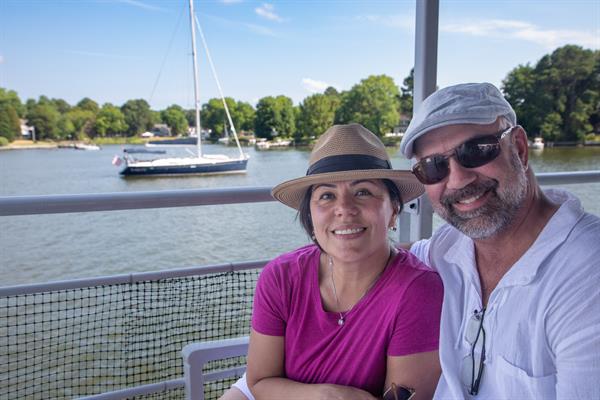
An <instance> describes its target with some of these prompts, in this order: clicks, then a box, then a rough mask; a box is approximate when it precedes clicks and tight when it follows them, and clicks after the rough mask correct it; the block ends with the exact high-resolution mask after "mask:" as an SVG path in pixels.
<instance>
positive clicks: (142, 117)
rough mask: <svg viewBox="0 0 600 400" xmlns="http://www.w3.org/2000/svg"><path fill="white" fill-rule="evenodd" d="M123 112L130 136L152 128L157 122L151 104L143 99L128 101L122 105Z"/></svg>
mask: <svg viewBox="0 0 600 400" xmlns="http://www.w3.org/2000/svg"><path fill="white" fill-rule="evenodd" d="M121 112H122V113H123V115H124V116H125V123H126V124H127V126H128V129H127V135H128V136H135V135H138V134H140V133H142V132H145V131H147V130H150V129H152V125H154V123H155V122H156V119H155V117H154V115H153V114H152V110H150V105H149V104H148V102H147V101H146V100H143V99H137V100H129V101H127V102H126V103H125V104H123V106H122V107H121Z"/></svg>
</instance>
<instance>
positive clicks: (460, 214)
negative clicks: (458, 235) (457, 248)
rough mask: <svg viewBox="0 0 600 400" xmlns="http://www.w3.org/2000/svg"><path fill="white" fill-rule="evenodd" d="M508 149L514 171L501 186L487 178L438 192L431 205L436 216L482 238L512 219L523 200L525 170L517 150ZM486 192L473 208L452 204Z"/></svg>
mask: <svg viewBox="0 0 600 400" xmlns="http://www.w3.org/2000/svg"><path fill="white" fill-rule="evenodd" d="M509 151H511V160H510V161H511V166H512V170H513V171H514V174H512V175H513V176H508V177H507V179H506V184H505V188H504V189H500V190H498V185H499V182H498V181H497V180H495V179H487V180H485V181H482V182H475V183H472V184H470V185H469V186H466V187H464V188H462V189H460V190H457V191H455V192H453V193H451V194H448V195H445V196H442V198H441V199H440V203H439V204H436V205H434V209H435V211H436V212H437V213H438V215H439V216H440V217H442V218H443V219H445V220H446V221H447V222H448V223H449V224H450V225H452V226H454V227H455V228H456V229H458V230H459V231H461V232H462V233H464V234H465V235H467V236H469V237H470V238H471V239H484V238H488V237H491V236H494V235H495V234H498V233H500V232H501V231H503V230H504V229H505V228H506V227H508V226H509V225H510V224H511V223H512V222H513V220H514V218H515V215H516V214H517V212H518V211H519V209H520V208H521V206H522V204H523V202H524V200H525V196H526V194H527V176H526V172H525V169H524V168H523V166H522V164H521V160H520V159H519V156H518V155H517V153H516V152H515V151H512V149H510V150H509ZM486 192H489V197H488V199H487V201H486V203H485V204H484V205H482V206H481V207H479V208H478V209H476V210H472V211H459V210H456V209H455V208H454V207H453V204H454V203H456V202H457V201H459V200H464V199H468V198H472V197H477V196H483V195H485V194H486Z"/></svg>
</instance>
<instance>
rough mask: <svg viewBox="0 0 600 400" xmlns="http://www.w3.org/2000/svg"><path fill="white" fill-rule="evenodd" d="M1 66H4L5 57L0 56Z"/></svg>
mask: <svg viewBox="0 0 600 400" xmlns="http://www.w3.org/2000/svg"><path fill="white" fill-rule="evenodd" d="M0 64H4V56H3V55H1V54H0Z"/></svg>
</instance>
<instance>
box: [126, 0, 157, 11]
mask: <svg viewBox="0 0 600 400" xmlns="http://www.w3.org/2000/svg"><path fill="white" fill-rule="evenodd" d="M117 1H118V2H119V3H125V4H129V5H132V6H134V7H138V8H142V9H144V10H150V11H167V10H165V9H164V8H160V7H156V6H151V5H150V4H146V3H143V2H141V1H139V0H117Z"/></svg>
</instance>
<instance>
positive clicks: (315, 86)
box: [302, 78, 332, 93]
mask: <svg viewBox="0 0 600 400" xmlns="http://www.w3.org/2000/svg"><path fill="white" fill-rule="evenodd" d="M302 86H304V89H305V90H306V91H308V92H310V93H320V92H323V91H325V89H327V88H328V87H329V86H332V85H330V84H329V83H327V82H321V81H317V80H314V79H310V78H303V79H302Z"/></svg>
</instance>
